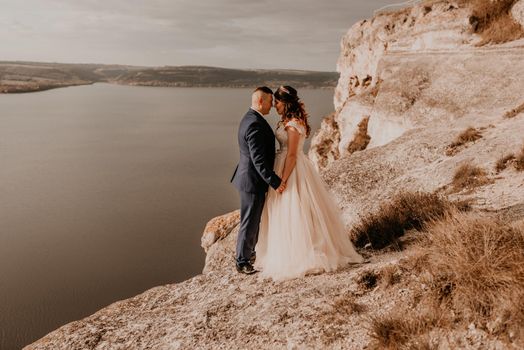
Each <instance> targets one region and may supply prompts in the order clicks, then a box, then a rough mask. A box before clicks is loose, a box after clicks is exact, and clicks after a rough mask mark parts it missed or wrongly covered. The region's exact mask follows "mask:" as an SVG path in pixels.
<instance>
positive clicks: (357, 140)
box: [347, 115, 371, 154]
mask: <svg viewBox="0 0 524 350" xmlns="http://www.w3.org/2000/svg"><path fill="white" fill-rule="evenodd" d="M368 122H369V115H368V116H365V117H364V118H362V120H361V121H360V123H358V130H357V131H356V132H355V135H354V136H353V140H351V142H350V143H349V145H348V147H347V150H348V152H349V153H350V154H351V153H354V152H356V151H362V150H364V149H366V147H367V146H368V144H369V141H371V136H369V135H368Z"/></svg>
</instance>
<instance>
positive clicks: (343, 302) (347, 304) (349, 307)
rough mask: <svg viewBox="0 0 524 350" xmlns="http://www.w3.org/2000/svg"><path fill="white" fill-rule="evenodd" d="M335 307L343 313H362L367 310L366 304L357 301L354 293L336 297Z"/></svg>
mask: <svg viewBox="0 0 524 350" xmlns="http://www.w3.org/2000/svg"><path fill="white" fill-rule="evenodd" d="M333 309H334V310H336V311H337V312H338V313H341V314H343V315H352V314H360V313H362V312H364V311H366V307H365V305H362V304H360V303H358V302H356V301H355V297H354V296H352V295H346V296H342V297H340V298H338V299H336V300H335V302H334V303H333Z"/></svg>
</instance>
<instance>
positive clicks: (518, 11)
mask: <svg viewBox="0 0 524 350" xmlns="http://www.w3.org/2000/svg"><path fill="white" fill-rule="evenodd" d="M511 16H512V17H513V18H514V19H515V21H516V22H518V23H519V24H520V25H521V26H522V27H524V0H520V1H518V2H516V3H515V5H513V7H512V8H511Z"/></svg>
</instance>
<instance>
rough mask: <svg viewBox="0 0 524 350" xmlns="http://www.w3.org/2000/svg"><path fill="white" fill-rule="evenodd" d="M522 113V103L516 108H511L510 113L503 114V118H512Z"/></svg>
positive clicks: (523, 109)
mask: <svg viewBox="0 0 524 350" xmlns="http://www.w3.org/2000/svg"><path fill="white" fill-rule="evenodd" d="M522 112H524V103H522V104H521V105H520V106H518V107H515V108H513V109H512V110H511V111H507V112H506V113H504V118H507V119H509V118H514V117H516V116H517V115H519V114H520V113H522Z"/></svg>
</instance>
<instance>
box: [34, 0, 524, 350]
mask: <svg viewBox="0 0 524 350" xmlns="http://www.w3.org/2000/svg"><path fill="white" fill-rule="evenodd" d="M523 4H524V1H523V0H521V1H519V2H518V3H517V4H516V5H515V6H514V8H515V10H514V11H513V13H514V16H515V18H516V20H520V21H521V23H522V21H523V17H522V13H523V10H522V8H523V7H524V5H523ZM469 15H470V13H469V12H468V10H466V9H463V8H460V7H459V6H458V5H456V4H454V3H453V2H447V1H443V2H438V3H435V4H433V5H432V6H431V7H430V9H428V6H426V5H417V6H415V7H413V8H411V9H408V10H404V11H400V12H395V13H389V14H379V15H377V16H376V17H374V18H373V19H371V20H365V21H361V22H359V23H357V24H355V25H354V26H353V27H352V28H351V29H350V30H349V31H348V33H347V34H346V35H345V36H344V38H343V39H342V43H341V49H342V50H341V55H340V58H339V61H338V69H339V71H340V73H341V78H340V80H339V83H338V86H337V89H336V92H335V97H334V103H335V113H334V114H333V115H331V116H329V117H327V118H326V119H325V121H324V122H323V124H322V128H321V130H320V131H319V132H317V134H316V135H315V137H314V139H313V143H312V145H313V146H312V149H311V151H310V154H309V156H310V158H311V159H312V160H313V161H314V162H315V164H317V166H318V168H319V170H320V171H321V173H322V175H323V177H324V179H325V180H326V182H327V183H328V185H329V188H330V189H331V191H332V192H333V194H334V196H335V198H336V200H337V201H338V203H339V205H340V207H341V208H342V211H343V215H344V219H345V221H346V223H347V224H348V227H349V226H351V225H354V224H356V223H357V222H358V221H359V218H360V217H361V216H363V215H366V214H367V213H370V212H373V211H374V210H376V209H377V208H378V206H379V205H380V204H381V203H383V202H385V201H387V200H389V199H392V198H394V197H395V195H396V194H397V193H398V192H399V191H402V190H410V191H423V192H438V193H441V194H444V195H448V197H449V198H450V199H452V200H458V199H469V200H470V201H471V202H472V205H473V207H474V209H475V210H479V211H484V212H492V213H502V214H504V217H505V219H507V220H509V221H517V220H522V219H523V218H524V172H522V171H521V172H518V171H516V170H514V169H512V168H511V167H508V169H506V170H504V171H501V172H498V173H497V172H496V171H495V170H494V166H495V163H496V161H497V160H498V159H499V158H500V157H501V156H502V155H505V154H507V153H509V152H515V153H516V152H518V151H519V150H520V149H521V148H522V147H523V144H524V113H520V114H519V115H516V116H515V117H513V118H504V114H505V113H506V112H508V111H509V110H511V109H513V108H516V107H517V106H519V105H520V104H522V103H524V95H523V94H522V91H524V79H522V76H524V40H523V39H521V40H517V41H513V42H509V43H506V44H500V45H487V46H482V47H477V46H475V43H476V42H478V40H479V38H478V36H477V35H474V34H471V30H470V28H469V26H470V24H469V21H468V18H469ZM519 16H520V17H519ZM363 120H365V123H364V124H362V121H363ZM359 124H360V128H359ZM363 125H365V126H367V127H364V128H363ZM467 127H474V128H477V129H478V130H479V131H480V133H481V135H482V137H481V138H480V139H478V140H476V141H474V142H471V143H467V144H465V145H463V146H460V147H458V148H457V149H456V152H455V153H454V154H453V155H447V152H446V151H447V147H448V145H449V144H450V143H451V142H453V140H454V139H455V138H456V136H457V135H458V134H459V133H460V132H462V131H463V130H465V129H466V128H467ZM359 130H360V134H361V136H362V135H365V134H367V135H368V137H369V141H370V142H369V145H368V146H367V148H366V149H365V150H362V151H358V152H354V153H352V147H353V146H354V145H355V143H356V142H357V141H358V139H357V138H356V137H355V135H359ZM362 130H363V131H364V132H363V133H362ZM352 143H353V146H352ZM357 143H358V142H357ZM464 163H471V164H475V165H477V166H480V167H481V168H483V169H484V170H485V171H486V173H487V176H488V178H489V179H490V181H489V183H488V184H486V185H484V186H481V187H478V188H476V189H474V190H469V191H459V192H456V193H450V191H449V188H450V187H449V184H450V183H451V181H452V177H453V174H454V172H455V170H456V169H457V167H458V166H460V165H461V164H464ZM238 216H239V214H238V211H236V212H233V213H228V214H225V215H224V216H221V217H218V218H215V219H213V220H211V221H210V222H209V223H208V225H207V227H206V229H205V230H204V234H203V236H202V246H203V247H204V249H205V250H206V252H207V258H206V265H205V268H204V271H203V273H202V274H201V275H198V276H196V277H194V278H191V279H189V280H187V281H185V282H182V283H178V284H172V285H165V286H159V287H156V288H153V289H150V290H148V291H145V292H144V293H143V294H140V295H138V296H136V297H134V298H130V299H127V300H123V301H119V302H116V303H114V304H112V305H110V306H108V307H106V308H104V309H102V310H100V311H98V312H97V313H95V314H94V315H92V316H89V317H87V318H85V319H83V320H79V321H76V322H72V323H69V324H67V325H65V326H63V327H61V328H59V329H58V330H56V331H54V332H52V333H50V334H48V335H47V336H45V337H44V338H42V339H40V340H38V341H37V342H35V343H33V344H31V345H28V346H27V347H26V349H189V348H203V349H232V348H252V349H302V348H314V349H317V348H330V349H331V348H332V349H375V348H378V345H377V343H376V341H375V340H374V339H373V338H372V335H371V334H372V332H370V324H371V320H372V319H373V318H374V317H378V316H380V315H381V314H384V313H386V312H387V311H388V310H391V309H392V308H393V307H395V306H398V305H405V307H406V310H409V309H411V308H414V307H415V305H414V304H413V300H415V299H416V294H417V293H424V291H425V290H426V289H427V286H425V284H424V281H423V279H422V278H421V276H419V275H418V273H417V272H416V270H414V269H411V270H410V268H409V265H408V264H406V263H405V261H407V258H408V257H409V256H410V255H411V254H414V249H412V247H410V246H409V245H408V246H407V248H406V249H405V250H403V251H400V252H399V251H393V250H386V251H381V252H378V253H376V252H375V253H371V252H364V254H365V255H366V257H367V258H368V260H369V262H367V263H365V264H362V265H356V266H349V267H347V268H344V269H342V270H340V271H337V272H334V273H325V274H319V275H312V276H306V277H305V278H300V279H295V280H291V281H286V282H280V283H275V282H272V281H270V280H263V279H261V277H259V276H257V275H254V276H248V277H246V276H243V275H239V274H237V273H236V272H235V271H234V266H233V263H232V260H233V258H232V257H233V251H234V242H235V240H236V234H237V232H238V226H237V225H238ZM408 237H409V235H408ZM388 266H396V267H398V269H397V274H398V276H397V277H398V278H396V282H395V283H393V284H391V285H389V284H388V285H385V284H384V283H382V282H381V280H380V279H379V280H377V281H374V280H373V279H371V280H369V279H365V278H364V277H365V276H366V275H369V273H370V272H376V273H378V272H380V271H383V270H384V269H386V268H388ZM428 343H429V344H431V346H432V347H434V348H438V349H457V348H461V349H507V348H519V346H522V344H512V343H511V342H504V343H503V342H501V341H499V340H496V339H493V337H490V335H489V334H488V333H487V332H486V331H485V330H483V329H480V328H477V327H476V326H475V325H474V324H470V325H469V327H466V328H458V329H455V330H453V331H450V332H446V334H441V333H439V332H438V331H432V332H431V333H430V339H429V340H428Z"/></svg>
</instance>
